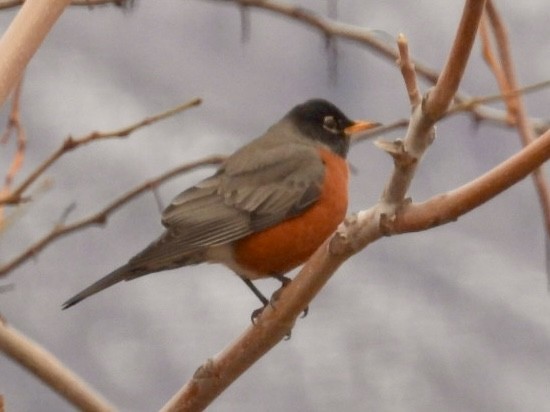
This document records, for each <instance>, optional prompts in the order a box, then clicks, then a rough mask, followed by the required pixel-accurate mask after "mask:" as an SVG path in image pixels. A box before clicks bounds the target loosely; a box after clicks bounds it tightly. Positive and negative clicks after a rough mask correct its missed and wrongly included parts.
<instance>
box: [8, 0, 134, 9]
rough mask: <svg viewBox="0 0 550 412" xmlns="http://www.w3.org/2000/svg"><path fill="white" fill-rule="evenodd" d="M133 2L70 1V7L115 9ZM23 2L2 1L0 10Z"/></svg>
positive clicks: (102, 0)
mask: <svg viewBox="0 0 550 412" xmlns="http://www.w3.org/2000/svg"><path fill="white" fill-rule="evenodd" d="M132 2H133V0H72V1H71V6H87V7H94V6H104V5H108V4H114V5H115V6H117V7H125V6H127V5H128V4H129V3H132ZM23 3H25V0H4V1H1V2H0V10H4V9H12V8H14V7H19V6H21V5H22V4H23Z"/></svg>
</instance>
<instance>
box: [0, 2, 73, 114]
mask: <svg viewBox="0 0 550 412" xmlns="http://www.w3.org/2000/svg"><path fill="white" fill-rule="evenodd" d="M69 2H70V0H50V1H43V0H27V1H25V3H24V4H23V6H22V7H21V9H20V10H19V12H18V13H17V14H16V16H15V17H14V19H13V20H12V22H11V24H10V25H9V27H8V29H7V30H6V32H5V33H4V35H3V36H2V38H1V39H0V56H2V58H1V59H0V107H2V106H3V105H4V102H5V101H6V98H7V97H8V95H9V93H10V92H11V90H12V89H13V88H14V87H15V85H16V84H17V82H18V81H19V79H20V77H21V75H22V73H23V71H24V70H25V67H26V66H27V63H28V62H29V60H30V59H31V57H32V56H33V55H34V53H35V52H36V50H37V49H38V47H40V45H41V44H42V41H43V40H44V38H45V37H46V35H47V34H48V32H49V31H50V29H51V28H52V27H53V25H54V24H55V22H56V21H57V19H58V18H59V16H60V15H61V13H62V12H63V10H64V9H65V7H67V6H68V4H69Z"/></svg>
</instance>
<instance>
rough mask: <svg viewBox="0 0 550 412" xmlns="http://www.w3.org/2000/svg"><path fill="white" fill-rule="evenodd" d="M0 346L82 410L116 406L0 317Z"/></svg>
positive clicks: (112, 409)
mask: <svg viewBox="0 0 550 412" xmlns="http://www.w3.org/2000/svg"><path fill="white" fill-rule="evenodd" d="M0 350H1V351H2V352H4V353H5V354H6V355H7V356H8V357H9V358H11V359H13V360H14V361H16V362H17V363H19V364H20V365H21V366H23V367H24V368H26V369H28V370H29V371H30V372H31V373H32V374H33V375H35V376H37V377H38V378H39V379H41V380H42V381H43V382H44V383H45V384H46V385H48V386H49V387H50V388H52V389H54V390H55V391H56V392H57V393H58V394H59V395H61V396H62V397H63V398H65V399H66V400H67V401H69V402H70V403H71V404H72V405H74V406H75V407H76V408H78V409H79V410H81V411H97V412H107V411H114V410H115V408H114V407H113V406H111V405H110V404H109V403H108V402H107V401H106V400H104V399H103V398H102V397H101V396H100V395H99V394H98V393H97V392H95V391H94V390H93V389H91V388H90V387H89V386H88V385H87V384H86V383H85V382H84V381H83V380H82V379H80V378H79V377H78V376H76V375H75V374H74V373H73V372H72V371H70V370H68V369H67V368H66V367H65V366H63V364H61V362H60V361H59V360H58V359H57V358H56V357H54V356H53V355H52V354H51V353H49V352H47V351H46V350H45V349H44V348H43V347H41V346H40V345H38V344H37V343H36V342H33V341H32V340H30V339H29V338H27V337H26V336H24V335H22V334H21V333H20V332H18V331H16V330H15V329H13V328H12V327H10V326H8V325H7V324H6V323H5V322H4V321H3V320H1V319H0Z"/></svg>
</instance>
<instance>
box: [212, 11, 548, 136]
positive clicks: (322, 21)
mask: <svg viewBox="0 0 550 412" xmlns="http://www.w3.org/2000/svg"><path fill="white" fill-rule="evenodd" d="M210 1H217V2H220V3H222V2H223V3H228V2H231V3H235V4H236V5H238V6H245V7H247V8H257V9H261V10H266V11H269V12H272V13H276V14H280V15H282V16H285V17H288V18H290V19H292V20H294V21H297V22H299V23H301V24H304V25H306V26H309V27H311V28H314V29H316V30H318V31H319V32H321V34H322V35H323V37H324V38H331V39H338V38H339V39H344V40H347V41H351V42H353V43H356V44H357V45H359V46H363V47H367V48H369V49H371V50H372V51H374V52H376V53H377V54H379V55H381V56H383V57H385V58H386V59H388V60H390V61H392V62H393V61H395V60H396V59H397V58H398V57H399V55H398V52H397V50H396V49H395V48H394V47H393V46H392V45H389V44H388V43H387V42H385V41H383V40H380V39H379V37H377V35H376V33H375V32H373V31H370V30H365V29H363V28H361V27H355V26H353V25H350V24H344V23H340V22H337V21H334V20H332V19H330V18H324V17H322V16H319V15H317V14H315V13H313V12H311V11H309V10H306V9H303V8H301V7H298V6H295V5H292V4H286V3H283V2H280V1H273V0H210ZM411 60H412V62H413V63H414V67H415V71H416V74H417V76H419V77H421V78H423V79H424V80H427V81H428V82H430V83H433V84H435V83H436V81H437V79H438V77H439V73H438V72H437V71H436V70H434V69H432V68H430V67H429V66H428V65H427V64H426V63H423V62H421V61H420V60H418V59H411ZM471 98H472V96H470V95H469V94H468V93H465V92H463V91H460V92H457V93H456V94H455V99H456V101H457V102H458V103H461V102H464V101H469V100H471ZM471 112H472V115H473V116H474V117H475V119H476V120H488V121H490V122H492V123H495V124H507V113H506V111H503V110H499V109H495V108H492V107H488V106H485V105H476V106H475V107H473V108H472V110H471ZM532 121H533V125H534V126H535V129H536V130H537V132H538V133H542V132H544V131H546V130H547V129H548V127H549V121H547V120H541V119H532Z"/></svg>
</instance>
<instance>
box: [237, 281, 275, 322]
mask: <svg viewBox="0 0 550 412" xmlns="http://www.w3.org/2000/svg"><path fill="white" fill-rule="evenodd" d="M239 277H240V278H241V279H242V280H243V282H244V283H245V284H246V286H248V288H249V289H250V290H251V291H252V293H254V294H255V295H256V297H257V298H258V299H260V302H262V305H263V306H262V307H261V308H258V309H255V310H254V311H252V314H251V315H250V320H252V323H253V324H256V318H257V317H258V316H260V314H261V313H262V312H263V310H264V308H265V307H266V306H267V304H268V303H269V300H268V299H267V298H266V297H265V296H264V295H263V294H262V292H260V290H259V289H258V288H257V287H256V285H254V283H252V281H251V280H250V279H248V278H245V277H242V276H239Z"/></svg>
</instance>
